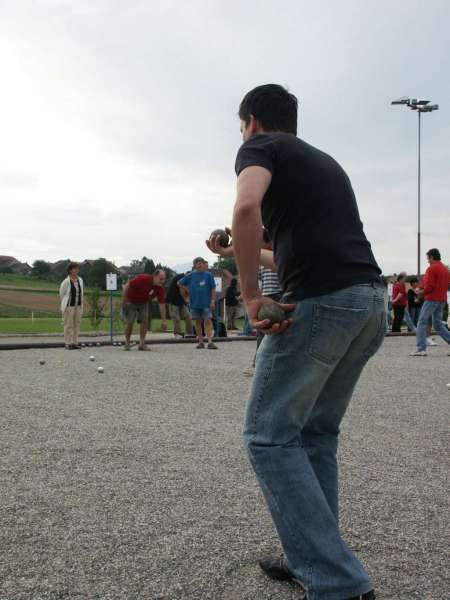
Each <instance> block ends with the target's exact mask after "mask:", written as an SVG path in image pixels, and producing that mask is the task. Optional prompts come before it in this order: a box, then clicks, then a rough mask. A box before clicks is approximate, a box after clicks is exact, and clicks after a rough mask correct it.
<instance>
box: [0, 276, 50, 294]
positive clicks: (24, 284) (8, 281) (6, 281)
mask: <svg viewBox="0 0 450 600" xmlns="http://www.w3.org/2000/svg"><path fill="white" fill-rule="evenodd" d="M2 285H6V286H8V287H13V288H18V289H27V288H33V289H40V290H58V289H59V283H56V282H53V281H46V280H45V279H34V278H33V277H25V276H24V275H10V274H9V273H0V286H2Z"/></svg>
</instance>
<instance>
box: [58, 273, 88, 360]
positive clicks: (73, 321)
mask: <svg viewBox="0 0 450 600" xmlns="http://www.w3.org/2000/svg"><path fill="white" fill-rule="evenodd" d="M79 273H80V265H79V264H78V263H75V262H71V263H69V265H68V266H67V277H66V278H65V279H64V281H62V283H61V285H60V287H59V297H60V298H61V312H62V315H63V318H64V344H65V348H66V350H80V348H81V346H80V345H79V343H78V336H79V334H80V327H81V317H82V314H83V294H84V286H83V280H82V279H81V277H80V276H79Z"/></svg>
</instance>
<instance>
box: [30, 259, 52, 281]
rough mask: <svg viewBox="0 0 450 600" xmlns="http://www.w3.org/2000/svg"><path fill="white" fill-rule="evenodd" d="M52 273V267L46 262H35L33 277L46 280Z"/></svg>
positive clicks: (32, 270)
mask: <svg viewBox="0 0 450 600" xmlns="http://www.w3.org/2000/svg"><path fill="white" fill-rule="evenodd" d="M51 271H52V269H51V267H50V265H49V264H48V263H47V262H45V260H35V261H34V263H33V268H32V269H31V276H32V277H36V278H38V279H45V278H46V277H49V275H50V273H51Z"/></svg>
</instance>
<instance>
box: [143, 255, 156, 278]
mask: <svg viewBox="0 0 450 600" xmlns="http://www.w3.org/2000/svg"><path fill="white" fill-rule="evenodd" d="M142 260H143V262H144V273H148V274H149V275H153V273H154V272H155V271H156V267H155V263H154V262H153V260H152V259H151V258H150V259H148V258H146V257H145V256H144V258H143V259H142Z"/></svg>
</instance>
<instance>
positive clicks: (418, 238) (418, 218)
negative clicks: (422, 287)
mask: <svg viewBox="0 0 450 600" xmlns="http://www.w3.org/2000/svg"><path fill="white" fill-rule="evenodd" d="M417 113H418V160H417V279H419V280H420V254H421V249H420V185H421V181H420V178H421V173H420V126H421V122H420V115H421V111H420V109H419V110H418V111H417Z"/></svg>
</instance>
